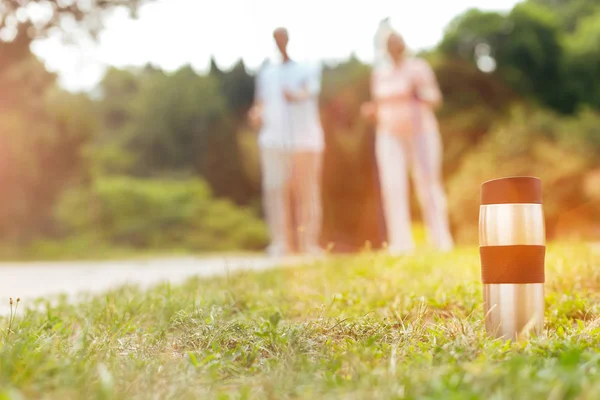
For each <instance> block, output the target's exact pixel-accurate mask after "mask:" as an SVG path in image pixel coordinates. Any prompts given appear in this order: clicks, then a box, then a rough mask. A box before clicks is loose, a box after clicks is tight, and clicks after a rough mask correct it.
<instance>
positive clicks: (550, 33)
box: [439, 2, 577, 113]
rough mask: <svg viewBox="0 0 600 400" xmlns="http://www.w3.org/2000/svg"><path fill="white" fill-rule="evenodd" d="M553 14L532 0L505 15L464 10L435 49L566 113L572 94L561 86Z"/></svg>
mask: <svg viewBox="0 0 600 400" xmlns="http://www.w3.org/2000/svg"><path fill="white" fill-rule="evenodd" d="M561 39H562V36H561V29H560V24H559V20H558V18H557V17H556V15H555V14H554V13H553V12H552V11H551V10H549V9H548V8H547V7H544V6H541V5H538V4H535V3H533V2H528V3H522V4H518V5H517V6H515V7H514V8H513V10H512V11H511V12H510V13H509V14H508V15H502V14H500V13H495V12H482V11H479V10H470V11H468V12H466V13H465V14H463V15H461V16H459V17H457V18H456V19H455V20H454V21H453V22H452V23H451V24H450V26H449V28H448V30H447V31H446V34H445V36H444V39H443V40H442V42H441V43H440V45H439V50H440V51H441V52H442V53H443V54H446V55H447V56H451V57H458V58H463V59H466V60H469V61H471V62H473V63H474V64H476V65H477V66H478V67H479V69H481V70H482V71H484V72H488V73H492V74H497V75H498V76H499V77H500V78H501V79H503V80H504V81H505V82H506V83H507V84H509V85H510V86H511V87H512V88H513V90H515V91H516V92H517V93H519V94H521V95H523V96H526V97H528V98H530V99H534V100H536V101H537V102H539V103H541V104H544V105H546V106H549V107H552V108H553V109H555V110H558V111H561V112H567V113H569V112H572V111H573V110H574V109H575V105H576V100H577V99H576V98H574V96H573V95H572V94H571V93H569V92H568V91H566V90H565V85H564V84H563V82H564V80H565V73H564V72H565V71H564V69H563V65H564V64H563V61H564V52H563V48H562V46H561Z"/></svg>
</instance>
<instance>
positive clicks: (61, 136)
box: [0, 55, 96, 242]
mask: <svg viewBox="0 0 600 400" xmlns="http://www.w3.org/2000/svg"><path fill="white" fill-rule="evenodd" d="M54 81H55V77H54V75H52V74H50V73H48V72H47V71H46V70H45V68H44V65H43V64H42V63H41V62H40V61H39V60H37V59H36V58H35V57H33V56H31V55H30V56H29V57H27V58H21V59H20V60H19V61H18V62H16V63H15V64H14V65H12V66H10V67H8V68H5V69H4V71H3V72H2V73H1V74H0V93H1V95H0V105H1V110H2V112H0V126H1V128H0V131H1V133H0V187H2V209H1V211H0V238H4V239H14V240H18V241H21V242H26V241H28V240H30V239H31V238H33V237H35V236H36V235H40V234H51V233H52V232H53V231H54V225H53V223H52V207H53V206H54V204H55V201H56V199H57V197H58V196H59V195H60V193H61V191H62V190H63V189H64V188H66V187H68V186H69V185H71V184H75V183H76V184H84V183H85V182H86V181H87V180H88V178H89V176H88V169H87V166H86V163H87V162H86V159H85V153H84V151H83V150H84V146H85V144H86V143H87V142H88V141H89V140H90V138H91V137H92V135H93V134H94V132H95V129H96V126H95V118H94V116H93V113H92V107H91V102H90V100H89V99H88V98H87V97H85V96H75V95H71V94H68V93H65V92H62V91H60V90H59V89H58V88H57V87H56V85H55V82H54Z"/></svg>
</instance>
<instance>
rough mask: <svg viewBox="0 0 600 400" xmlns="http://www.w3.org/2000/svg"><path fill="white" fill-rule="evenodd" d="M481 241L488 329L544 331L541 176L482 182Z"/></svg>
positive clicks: (503, 334) (507, 333) (511, 333)
mask: <svg viewBox="0 0 600 400" xmlns="http://www.w3.org/2000/svg"><path fill="white" fill-rule="evenodd" d="M479 245H480V247H479V251H480V258H481V278H482V282H483V297H484V310H485V327H486V331H487V333H488V334H489V335H490V336H492V337H495V338H504V339H513V340H514V339H519V338H523V337H527V336H528V335H529V334H530V333H539V332H541V331H542V329H543V323H544V281H545V274H544V262H545V254H546V234H545V224H544V211H543V208H542V184H541V181H540V180H539V179H538V178H534V177H510V178H502V179H495V180H491V181H487V182H485V183H483V184H482V186H481V205H480V209H479Z"/></svg>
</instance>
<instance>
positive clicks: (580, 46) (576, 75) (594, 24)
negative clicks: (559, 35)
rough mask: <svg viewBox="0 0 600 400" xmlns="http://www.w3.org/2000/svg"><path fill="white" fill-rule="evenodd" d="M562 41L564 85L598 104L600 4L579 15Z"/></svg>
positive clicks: (583, 98)
mask: <svg viewBox="0 0 600 400" xmlns="http://www.w3.org/2000/svg"><path fill="white" fill-rule="evenodd" d="M565 42H566V51H567V61H566V65H567V71H568V80H567V82H566V85H568V88H569V89H570V90H571V91H572V92H573V93H575V94H576V96H577V97H578V98H579V99H580V100H581V101H582V102H583V103H585V104H588V105H592V106H594V107H597V108H598V107H600V7H599V8H598V9H597V11H596V12H595V13H593V14H591V15H588V16H586V17H584V18H581V19H580V20H579V23H578V25H577V27H576V29H575V31H574V32H573V34H571V35H569V37H567V39H566V41H565Z"/></svg>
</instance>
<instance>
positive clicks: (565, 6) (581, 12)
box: [529, 0, 600, 33]
mask: <svg viewBox="0 0 600 400" xmlns="http://www.w3.org/2000/svg"><path fill="white" fill-rule="evenodd" d="M529 2H531V3H535V4H540V5H543V6H546V7H548V8H549V9H551V10H553V11H554V12H555V13H556V14H557V15H559V16H560V24H561V26H562V27H563V29H564V30H565V31H567V32H569V33H571V32H574V31H575V30H577V26H578V24H579V20H580V19H582V18H585V17H587V16H589V15H591V14H594V13H596V12H597V11H599V10H600V2H599V1H598V0H529Z"/></svg>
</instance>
